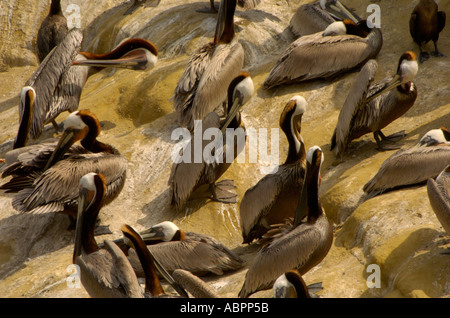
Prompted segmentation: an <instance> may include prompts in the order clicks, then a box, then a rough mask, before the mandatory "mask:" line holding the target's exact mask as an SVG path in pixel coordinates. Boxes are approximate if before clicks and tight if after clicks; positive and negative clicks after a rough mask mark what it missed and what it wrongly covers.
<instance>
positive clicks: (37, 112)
mask: <svg viewBox="0 0 450 318" xmlns="http://www.w3.org/2000/svg"><path fill="white" fill-rule="evenodd" d="M82 40H83V34H82V32H81V30H79V29H72V30H70V31H69V33H68V34H67V35H66V37H65V38H64V40H63V41H62V42H61V43H60V44H59V45H57V46H56V47H55V48H54V49H53V50H52V51H51V52H50V53H49V54H48V55H47V57H46V58H45V59H44V60H43V61H42V63H41V64H40V65H39V67H38V68H37V69H36V71H35V72H34V73H33V75H32V76H31V77H30V79H28V81H27V82H26V83H25V87H24V89H23V90H22V93H21V96H25V97H27V96H28V95H30V96H31V95H32V96H33V97H32V98H21V103H20V104H19V121H20V125H19V131H18V133H17V135H18V136H21V137H20V138H19V137H16V142H15V143H14V148H19V147H23V146H25V142H26V140H27V138H28V137H26V138H25V137H23V136H28V134H29V135H30V137H31V138H32V139H36V138H38V137H39V136H40V134H41V133H42V130H43V127H44V125H46V124H48V123H50V122H52V123H53V125H54V126H55V128H56V129H58V125H57V124H56V121H55V118H56V117H57V116H58V115H59V114H60V113H62V112H64V111H68V112H74V111H76V110H77V109H78V104H79V101H80V96H81V91H82V89H83V86H84V84H85V83H86V81H87V79H88V77H89V76H91V75H92V74H95V73H96V72H98V71H99V70H101V69H102V68H105V67H118V68H128V69H132V70H146V69H150V68H152V67H153V66H154V65H155V64H156V61H157V54H158V52H157V48H156V46H154V45H153V44H152V43H151V42H149V41H147V40H144V39H129V40H126V41H124V42H123V43H121V44H120V45H119V46H118V47H116V48H115V49H114V50H112V51H111V52H109V53H105V54H95V53H90V52H80V49H81V42H82ZM81 66H83V67H81ZM85 66H88V67H85ZM30 116H31V117H30ZM30 121H31V124H28V123H29V122H30ZM22 122H25V123H26V124H23V125H22ZM27 129H28V130H27Z"/></svg>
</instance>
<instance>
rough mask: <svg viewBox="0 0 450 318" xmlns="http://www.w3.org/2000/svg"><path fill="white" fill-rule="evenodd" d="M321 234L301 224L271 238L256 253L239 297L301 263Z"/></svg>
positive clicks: (272, 281)
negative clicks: (269, 241) (267, 243)
mask: <svg viewBox="0 0 450 318" xmlns="http://www.w3.org/2000/svg"><path fill="white" fill-rule="evenodd" d="M320 238H321V235H320V233H319V231H318V230H317V229H315V228H314V226H311V225H308V224H307V223H302V224H301V225H299V226H297V227H296V228H294V229H293V230H291V231H290V232H288V233H286V234H285V235H283V236H281V237H279V238H277V239H275V240H273V241H272V242H271V243H270V244H269V245H267V246H265V247H263V248H262V249H261V250H260V252H259V253H258V254H257V255H256V257H255V259H254V260H253V263H252V264H251V266H250V267H249V269H248V271H247V274H246V276H245V281H244V285H243V286H242V289H241V291H240V292H239V297H244V298H245V297H248V296H249V295H251V294H253V293H254V292H256V291H258V290H262V289H268V288H271V287H272V285H273V283H274V281H275V280H276V279H277V278H278V277H279V276H280V275H281V274H283V273H284V272H286V271H288V270H291V269H294V268H297V267H299V266H301V265H303V264H304V263H305V262H306V261H307V260H308V258H309V257H310V256H311V254H312V253H313V252H314V250H315V249H316V247H317V246H318V242H319V241H320Z"/></svg>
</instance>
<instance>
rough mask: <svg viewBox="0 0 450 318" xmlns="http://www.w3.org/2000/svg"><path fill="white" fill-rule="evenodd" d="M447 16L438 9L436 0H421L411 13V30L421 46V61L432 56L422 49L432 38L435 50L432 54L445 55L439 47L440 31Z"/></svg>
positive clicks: (415, 40)
mask: <svg viewBox="0 0 450 318" xmlns="http://www.w3.org/2000/svg"><path fill="white" fill-rule="evenodd" d="M445 18H446V14H445V12H444V11H438V5H437V4H436V2H435V1H434V0H420V2H419V3H418V4H417V6H416V7H415V8H414V10H413V12H412V13H411V18H410V19H409V32H410V33H411V37H412V38H413V40H414V42H416V43H417V45H418V46H419V50H420V54H419V61H420V63H422V62H424V61H426V60H428V59H429V58H430V54H429V53H428V52H423V51H422V45H424V44H427V43H428V42H429V41H430V40H432V41H433V43H434V52H433V53H431V54H432V55H433V56H436V57H445V55H444V54H442V53H441V52H439V50H438V47H437V41H438V39H439V33H440V32H441V31H442V30H443V29H444V27H445Z"/></svg>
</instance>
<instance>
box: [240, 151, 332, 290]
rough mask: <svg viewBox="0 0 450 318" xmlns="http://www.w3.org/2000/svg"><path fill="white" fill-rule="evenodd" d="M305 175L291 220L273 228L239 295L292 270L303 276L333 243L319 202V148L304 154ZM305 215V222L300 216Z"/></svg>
mask: <svg viewBox="0 0 450 318" xmlns="http://www.w3.org/2000/svg"><path fill="white" fill-rule="evenodd" d="M306 161H307V166H306V176H305V183H304V186H303V190H302V195H301V197H300V200H299V202H298V207H297V211H296V213H295V218H294V221H293V223H291V221H286V224H284V225H281V226H280V227H279V228H274V229H273V230H271V232H268V233H267V235H266V239H267V241H268V242H267V243H266V244H265V245H264V246H263V247H262V249H261V250H260V251H259V252H258V254H257V255H256V257H255V258H254V260H253V263H252V264H251V265H250V267H249V269H248V271H247V274H246V275H245V281H244V284H243V286H242V289H241V291H240V292H239V297H242V298H245V297H248V296H250V295H251V294H253V293H255V292H257V291H259V290H263V289H268V288H272V285H273V283H274V282H275V280H276V279H277V278H278V277H279V276H280V275H282V274H283V273H285V272H287V271H289V270H292V269H296V270H298V272H299V274H300V275H304V274H305V273H306V272H308V271H309V270H310V269H311V268H313V267H314V266H316V265H317V264H319V263H320V262H321V261H322V260H323V259H324V257H325V256H326V255H327V253H328V251H329V250H330V248H331V244H332V242H333V229H332V226H331V224H330V223H329V221H328V219H327V217H326V215H325V213H324V211H323V209H322V205H321V203H320V201H319V183H320V167H321V164H322V162H323V153H322V150H321V149H320V148H319V147H317V146H314V147H311V148H310V149H309V150H308V153H307V154H306ZM305 216H307V220H306V222H302V219H303V218H304V217H305Z"/></svg>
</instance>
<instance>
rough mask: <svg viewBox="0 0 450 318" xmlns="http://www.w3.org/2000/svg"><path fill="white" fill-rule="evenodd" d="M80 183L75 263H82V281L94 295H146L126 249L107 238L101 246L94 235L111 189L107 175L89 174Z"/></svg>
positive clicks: (116, 296)
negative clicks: (98, 218)
mask: <svg viewBox="0 0 450 318" xmlns="http://www.w3.org/2000/svg"><path fill="white" fill-rule="evenodd" d="M79 185H80V187H79V196H78V200H79V204H78V216H77V226H76V234H75V243H74V251H73V263H74V264H76V265H78V266H79V274H80V280H81V283H82V284H83V286H84V288H85V289H86V291H87V292H88V294H89V295H90V296H91V297H94V298H118V297H133V298H134V297H135V298H143V297H144V293H143V291H142V289H141V286H140V285H139V282H138V279H137V276H136V274H135V272H134V270H133V268H132V267H131V264H130V263H129V262H128V260H127V258H126V256H125V254H124V253H123V252H122V250H121V249H120V248H119V247H118V246H117V245H116V244H114V242H112V241H110V240H105V242H104V246H105V248H103V249H100V248H99V246H98V244H97V242H96V240H95V238H94V226H95V223H96V219H97V216H98V214H99V212H100V208H101V206H102V200H103V197H104V195H105V193H106V191H107V190H106V180H105V178H104V176H102V175H101V174H96V173H89V174H86V175H85V176H83V177H82V178H81V179H80V180H79Z"/></svg>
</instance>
